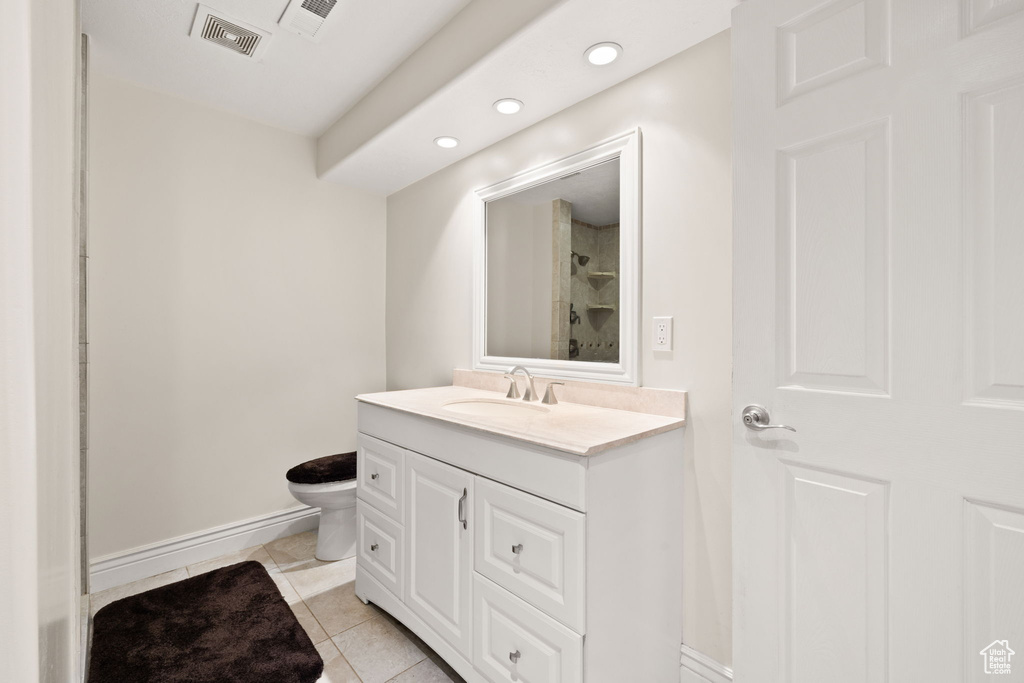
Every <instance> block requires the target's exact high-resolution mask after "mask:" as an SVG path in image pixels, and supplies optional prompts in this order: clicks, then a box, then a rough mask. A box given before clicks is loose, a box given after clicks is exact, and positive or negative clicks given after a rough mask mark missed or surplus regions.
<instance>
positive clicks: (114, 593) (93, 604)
mask: <svg viewBox="0 0 1024 683" xmlns="http://www.w3.org/2000/svg"><path fill="white" fill-rule="evenodd" d="M187 578H188V572H186V571H185V569H184V568H181V569H174V570H172V571H169V572H164V573H163V574H157V575H156V576H150V577H149V578H146V579H140V580H138V581H133V582H132V583H126V584H125V585H123V586H115V587H114V588H108V589H107V590H105V591H100V592H99V593H93V594H92V595H90V596H89V609H90V610H92V613H93V614H96V612H98V611H99V610H100V609H102V608H103V607H106V606H107V605H109V604H110V603H112V602H114V601H115V600H120V599H121V598H127V597H128V596H129V595H135V594H136V593H142V592H145V591H148V590H151V589H153V588H159V587H160V586H166V585H167V584H169V583H174V582H175V581H181V580H183V579H187Z"/></svg>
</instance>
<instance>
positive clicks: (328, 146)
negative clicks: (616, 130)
mask: <svg viewBox="0 0 1024 683" xmlns="http://www.w3.org/2000/svg"><path fill="white" fill-rule="evenodd" d="M738 1H739V0H628V1H623V0H512V1H510V0H387V1H386V2H381V1H375V2H362V1H360V0H339V2H338V5H337V6H336V7H335V9H334V10H333V12H332V13H331V15H330V16H329V17H328V19H327V22H326V23H325V25H324V28H323V29H322V31H321V33H322V37H321V40H320V42H319V43H311V42H308V41H307V40H305V39H303V38H301V37H299V36H297V35H294V34H292V33H289V32H288V31H285V30H284V29H282V28H281V27H279V26H278V24H277V21H278V19H279V18H280V16H281V14H282V13H283V12H284V9H285V7H286V6H287V5H288V0H205V2H204V4H207V5H209V6H211V7H212V8H213V9H215V10H218V11H219V12H221V13H222V14H224V15H225V18H227V19H229V20H230V19H231V18H235V19H237V20H241V21H243V22H247V23H250V24H253V25H255V26H257V27H259V28H261V29H263V30H265V31H269V32H271V33H272V36H271V38H270V39H269V44H268V46H267V49H266V52H265V53H264V54H263V56H262V58H261V59H260V61H258V62H257V61H252V60H249V59H247V58H245V57H242V56H239V55H237V54H233V53H232V52H230V51H229V50H226V49H224V48H222V47H219V46H217V45H213V44H210V43H205V42H203V41H199V40H195V39H193V38H191V37H190V36H189V32H190V29H191V27H192V21H193V19H194V17H195V14H196V8H197V4H198V3H197V2H196V0H83V9H82V13H83V29H84V31H85V32H86V33H87V34H88V35H89V36H90V39H91V40H90V67H91V68H94V69H96V70H98V71H100V72H102V73H104V74H107V75H110V76H113V77H115V78H120V79H123V80H127V81H130V82H134V83H137V84H139V85H143V86H145V87H148V88H152V89H155V90H159V91H162V92H167V93H169V94H172V95H177V96H179V97H182V98H185V99H188V100H193V101H198V102H202V103H205V104H208V105H210V106H212V107H215V108H218V109H222V110H226V111H230V112H234V113H238V114H240V115H243V116H245V117H247V118H251V119H254V120H257V121H261V122H264V123H267V124H269V125H272V126H275V127H278V128H282V129H285V130H290V131H294V132H297V133H301V134H304V135H309V136H314V137H316V138H317V157H318V158H317V173H318V175H319V176H320V177H321V178H323V179H325V180H329V181H333V182H338V183H341V184H345V185H350V186H354V187H359V188H363V189H367V190H371V191H374V192H378V193H381V194H390V193H392V192H395V191H397V190H400V189H402V188H403V187H406V186H408V185H410V184H411V183H413V182H416V181H417V180H419V179H421V178H424V177H426V176H427V175H430V174H431V173H434V172H436V171H438V170H440V169H442V168H444V167H445V166H448V165H450V164H452V163H454V162H455V161H458V160H459V159H462V158H465V157H467V156H469V155H470V154H473V153H474V152H477V151H479V150H481V149H484V148H485V147H488V146H490V145H492V144H494V143H495V142H497V141H499V140H501V139H503V138H505V137H508V136H509V135H512V134H513V133H516V132H518V131H519V130H522V129H524V128H526V127H528V126H530V125H533V124H534V123H537V122H538V121H540V120H542V119H544V118H547V117H548V116H551V115H552V114H554V113H556V112H558V111H561V110H562V109H565V108H566V107H569V106H571V105H573V104H575V103H576V102H579V101H581V100H583V99H586V98H587V97H590V96H591V95H594V94H596V93H598V92H600V91H602V90H605V89H607V88H609V87H611V86H613V85H615V84H617V83H620V82H621V81H623V80H626V79H627V78H629V77H631V76H633V75H635V74H637V73H640V72H641V71H643V70H645V69H647V68H649V67H651V66H653V65H655V64H657V63H658V62H661V61H663V60H665V59H667V58H669V57H671V56H673V55H675V54H677V53H679V52H681V51H683V50H685V49H686V48H688V47H690V46H692V45H694V44H696V43H698V42H700V41H702V40H705V39H706V38H709V37H710V36H712V35H714V34H716V33H718V32H720V31H722V30H725V29H726V28H728V27H729V23H730V13H731V10H732V8H733V7H734V6H735V5H736V4H738ZM603 41H614V42H617V43H619V44H620V45H622V47H623V54H622V56H621V57H620V58H619V59H618V60H617V61H615V62H614V63H612V64H611V65H608V66H604V67H595V66H593V65H591V64H589V63H588V62H587V61H586V60H585V59H584V56H583V53H584V51H585V50H586V48H587V47H589V46H590V45H593V44H594V43H598V42H603ZM503 97H513V98H516V99H519V100H522V101H523V103H524V105H525V106H524V108H523V110H522V111H521V112H520V113H519V114H515V115H512V116H506V115H502V114H499V113H497V112H496V111H495V110H494V109H493V108H492V106H491V105H492V103H493V102H494V101H495V100H497V99H499V98H503ZM441 135H451V136H455V137H457V138H459V139H460V141H461V144H460V145H459V146H458V147H456V148H455V149H440V148H438V147H437V146H435V145H434V144H433V140H434V138H436V137H438V136H441Z"/></svg>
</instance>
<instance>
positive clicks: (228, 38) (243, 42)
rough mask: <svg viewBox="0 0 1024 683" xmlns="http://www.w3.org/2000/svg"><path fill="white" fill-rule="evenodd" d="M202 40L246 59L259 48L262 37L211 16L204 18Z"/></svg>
mask: <svg viewBox="0 0 1024 683" xmlns="http://www.w3.org/2000/svg"><path fill="white" fill-rule="evenodd" d="M203 38H205V39H206V40H208V41H210V42H211V43H217V44H218V45H223V46H224V47H226V48H228V49H229V50H234V51H235V52H237V53H239V54H243V55H245V56H246V57H252V56H253V54H254V53H255V52H256V48H257V47H258V46H259V44H260V41H261V40H263V36H261V35H260V34H258V33H255V32H253V31H250V30H248V29H244V28H242V27H241V26H238V25H237V24H232V23H231V22H230V21H226V20H224V19H221V18H220V17H215V16H213V15H212V14H210V15H208V16H207V17H206V25H205V26H203Z"/></svg>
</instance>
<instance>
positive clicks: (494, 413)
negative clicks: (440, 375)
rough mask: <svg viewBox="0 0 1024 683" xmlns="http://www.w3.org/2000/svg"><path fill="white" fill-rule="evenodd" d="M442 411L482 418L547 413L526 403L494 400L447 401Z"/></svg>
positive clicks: (539, 407) (542, 408)
mask: <svg viewBox="0 0 1024 683" xmlns="http://www.w3.org/2000/svg"><path fill="white" fill-rule="evenodd" d="M444 409H445V410H449V411H451V412H453V413H461V414H462V415H478V416H482V417H536V416H537V415H541V414H543V413H546V412H548V409H547V408H545V407H543V406H532V405H530V404H528V403H523V402H521V401H519V402H513V401H502V400H500V399H494V398H467V399H462V400H461V401H449V402H448V403H445V404H444Z"/></svg>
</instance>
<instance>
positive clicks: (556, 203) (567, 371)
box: [473, 129, 640, 384]
mask: <svg viewBox="0 0 1024 683" xmlns="http://www.w3.org/2000/svg"><path fill="white" fill-rule="evenodd" d="M477 195H478V197H479V199H480V207H479V218H478V225H477V228H476V239H475V243H474V251H475V255H474V259H475V267H474V280H475V282H474V288H473V302H474V303H473V306H474V321H473V322H474V325H473V329H474V338H473V350H474V358H475V363H474V367H475V368H476V369H479V370H502V371H504V370H507V369H508V368H509V367H511V366H513V365H525V366H526V367H528V368H529V369H530V370H531V372H535V373H536V374H539V375H542V376H545V377H558V378H565V379H591V380H601V381H605V382H620V383H623V384H638V383H639V380H640V377H639V348H638V343H639V337H640V335H639V321H640V130H639V129H635V130H631V131H628V132H626V133H624V134H622V135H618V136H616V137H614V138H611V139H609V140H605V141H604V142H601V143H599V144H597V145H595V146H594V147H591V148H590V149H587V150H584V151H582V152H579V153H578V154H573V155H572V156H569V157H566V158H564V159H559V160H557V161H553V162H551V163H548V164H545V165H544V166H541V167H539V168H535V169H532V170H529V171H526V172H524V173H521V174H519V175H517V176H515V177H513V178H509V179H508V180H505V181H502V182H500V183H496V184H494V185H491V186H490V187H486V188H483V189H482V190H478V191H477Z"/></svg>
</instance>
